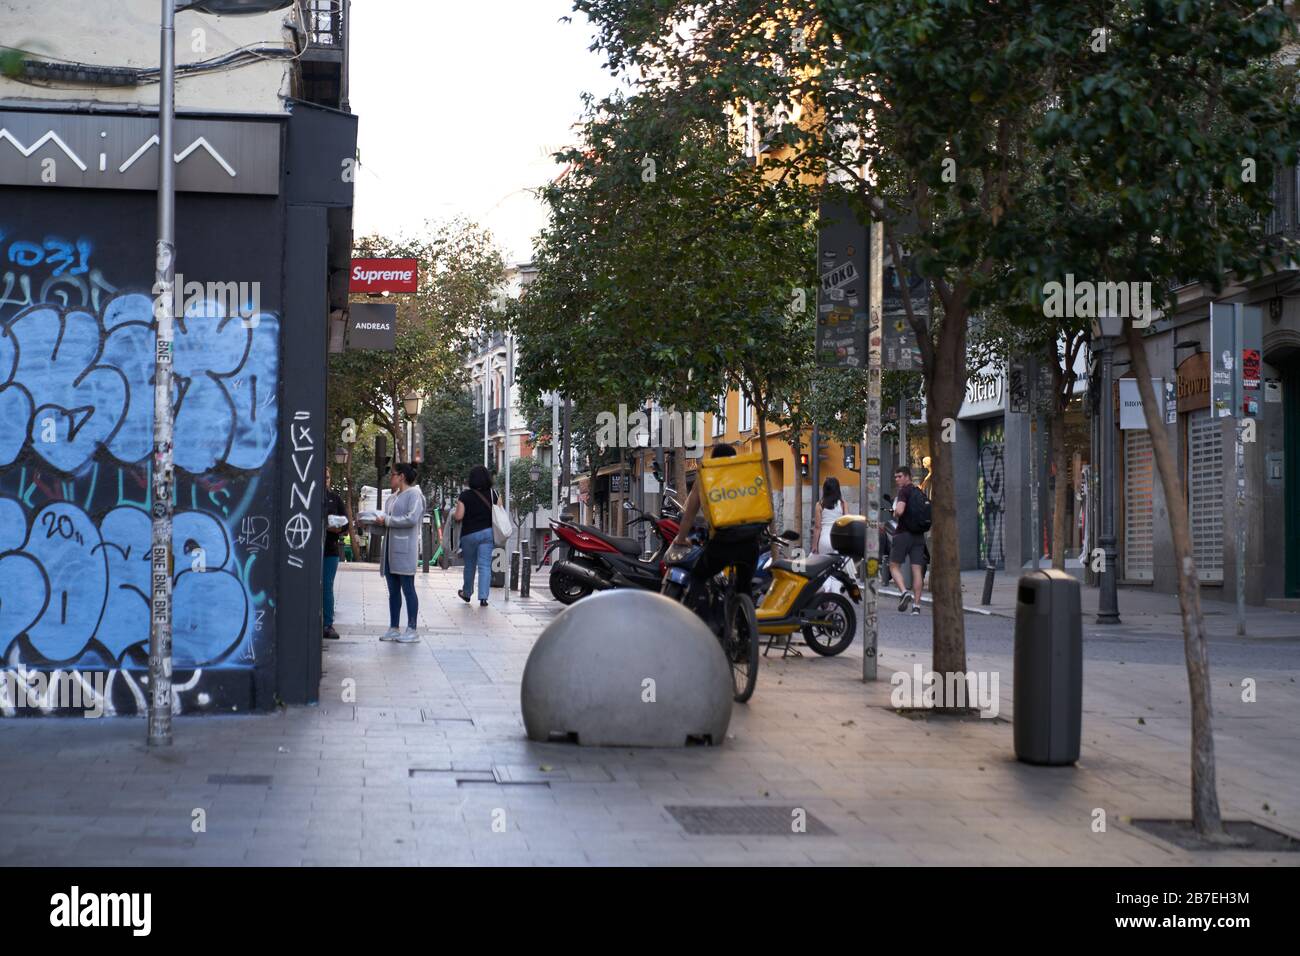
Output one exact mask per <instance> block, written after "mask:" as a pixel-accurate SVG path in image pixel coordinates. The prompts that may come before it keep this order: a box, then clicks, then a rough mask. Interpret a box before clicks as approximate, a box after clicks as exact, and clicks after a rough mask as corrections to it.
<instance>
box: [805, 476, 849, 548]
mask: <svg viewBox="0 0 1300 956" xmlns="http://www.w3.org/2000/svg"><path fill="white" fill-rule="evenodd" d="M842 517H844V497H843V495H841V494H840V480H839V479H838V478H835V477H830V478H827V479H826V480H825V481H824V482H822V496H821V500H819V501H818V502H817V510H816V511H814V512H813V538H812V546H813V547H812V550H813V554H834V553H835V548H833V547H832V546H831V526H832V525H833V524H835V520H836V519H837V518H842Z"/></svg>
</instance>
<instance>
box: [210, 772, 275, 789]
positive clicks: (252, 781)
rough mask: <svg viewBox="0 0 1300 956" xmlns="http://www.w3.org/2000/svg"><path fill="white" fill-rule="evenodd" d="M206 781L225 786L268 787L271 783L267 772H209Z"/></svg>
mask: <svg viewBox="0 0 1300 956" xmlns="http://www.w3.org/2000/svg"><path fill="white" fill-rule="evenodd" d="M208 783H219V784H223V785H227V786H229V785H241V786H248V787H269V786H270V785H271V775H270V774H269V773H210V774H208Z"/></svg>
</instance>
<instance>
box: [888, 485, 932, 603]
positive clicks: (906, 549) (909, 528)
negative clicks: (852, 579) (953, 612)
mask: <svg viewBox="0 0 1300 956" xmlns="http://www.w3.org/2000/svg"><path fill="white" fill-rule="evenodd" d="M894 485H895V487H896V488H897V489H898V491H897V492H896V493H895V495H894V517H895V518H897V519H898V533H897V534H895V535H894V540H893V542H891V544H890V546H889V576H890V577H891V578H893V580H894V584H895V586H896V587H897V588H898V590H899V591H901V592H902V593H903V596H902V597H900V598H899V599H898V610H899V611H902V612H906V611H907V609H908V608H909V607H910V608H911V609H912V613H913V614H920V613H921V588H922V586H923V585H924V583H925V561H926V551H925V530H924V529H921V528H919V526H918V525H917V521H916V518H915V516H914V514H913V512H914V508H913V507H912V504H913V501H914V500H920V497H921V496H922V495H923V494H924V492H923V491H921V489H920V488H919V487H917V486H916V485H914V484H912V469H911V468H909V467H908V466H907V465H902V466H901V467H899V468H898V469H897V470H896V471H895V472H894ZM904 561H910V562H911V564H912V587H910V588H909V587H908V586H907V585H906V584H904V583H903V569H902V564H903V562H904Z"/></svg>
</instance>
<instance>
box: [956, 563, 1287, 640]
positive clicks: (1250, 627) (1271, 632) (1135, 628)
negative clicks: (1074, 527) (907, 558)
mask: <svg viewBox="0 0 1300 956" xmlns="http://www.w3.org/2000/svg"><path fill="white" fill-rule="evenodd" d="M1024 573H1026V572H1021V571H1015V570H1011V571H999V572H997V574H996V575H995V576H994V583H993V595H992V599H991V601H990V603H989V604H988V605H984V604H981V603H980V600H981V599H982V598H983V596H984V577H985V573H984V572H983V571H963V572H962V573H961V586H962V599H963V602H962V603H963V604H965V605H966V607H967V608H968V609H970V610H973V611H987V612H989V613H992V614H997V615H999V616H1002V617H1010V618H1013V619H1014V618H1015V616H1016V584H1017V582H1018V581H1019V579H1020V576H1021V574H1024ZM1213 590H1215V591H1218V590H1220V589H1218V588H1215V589H1213ZM1100 596H1101V590H1100V589H1099V588H1095V587H1088V586H1087V585H1084V586H1083V588H1082V606H1083V614H1084V622H1085V624H1086V626H1088V627H1091V626H1092V625H1093V624H1094V623H1095V621H1096V617H1097V602H1098V599H1099V598H1100ZM1117 603H1118V605H1119V616H1120V623H1119V624H1118V625H1099V626H1100V627H1107V628H1109V627H1114V628H1118V629H1123V630H1124V631H1126V632H1132V633H1139V632H1146V633H1159V634H1178V635H1181V634H1182V633H1183V623H1182V615H1181V613H1180V612H1179V610H1178V595H1177V594H1165V593H1162V592H1159V591H1153V590H1152V589H1151V588H1148V587H1121V588H1120V589H1119V597H1118V600H1117ZM1201 610H1202V612H1203V613H1204V615H1205V624H1206V629H1207V630H1208V632H1209V634H1210V635H1211V636H1213V637H1227V636H1233V637H1235V636H1236V634H1237V605H1236V603H1235V602H1233V601H1221V600H1218V598H1217V597H1216V598H1211V597H1208V596H1207V595H1205V594H1202V596H1201ZM1246 637H1247V638H1286V639H1291V640H1300V613H1297V612H1295V611H1282V610H1278V609H1277V608H1271V607H1260V606H1258V605H1253V604H1248V605H1246Z"/></svg>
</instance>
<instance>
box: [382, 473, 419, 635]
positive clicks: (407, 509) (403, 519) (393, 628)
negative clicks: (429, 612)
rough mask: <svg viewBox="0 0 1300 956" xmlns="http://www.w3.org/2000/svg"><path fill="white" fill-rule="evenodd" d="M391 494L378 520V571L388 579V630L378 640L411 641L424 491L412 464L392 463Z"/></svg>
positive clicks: (416, 612)
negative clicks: (381, 530) (380, 531)
mask: <svg viewBox="0 0 1300 956" xmlns="http://www.w3.org/2000/svg"><path fill="white" fill-rule="evenodd" d="M390 479H391V481H392V489H393V496H392V497H391V498H389V499H388V501H387V502H386V503H385V504H384V511H383V513H382V514H381V515H380V516H379V519H378V522H377V523H378V524H380V525H382V526H383V527H384V528H385V529H386V531H387V534H385V535H384V550H383V555H382V557H381V558H380V561H379V573H380V574H382V575H383V576H384V580H385V581H387V582H388V625H389V626H388V633H387V634H385V635H384V636H383V637H381V638H380V640H381V641H396V642H397V643H399V644H414V643H416V642H417V641H419V640H420V634H419V631H418V630H417V629H416V615H417V614H419V611H420V601H419V599H418V598H417V597H416V596H415V566H416V564H418V563H419V556H420V530H421V528H422V525H423V523H424V492H422V491H421V490H420V488H419V486H418V485H416V483H415V468H413V467H412V466H411V465H408V464H406V463H402V464H400V465H394V466H393V470H392V472H391V475H390ZM403 595H405V596H406V633H405V634H403V633H402V631H401V630H400V629H399V627H398V622H399V619H400V617H401V613H402V596H403Z"/></svg>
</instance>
